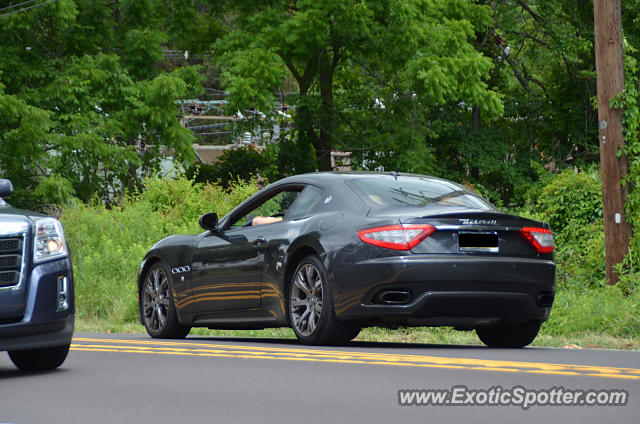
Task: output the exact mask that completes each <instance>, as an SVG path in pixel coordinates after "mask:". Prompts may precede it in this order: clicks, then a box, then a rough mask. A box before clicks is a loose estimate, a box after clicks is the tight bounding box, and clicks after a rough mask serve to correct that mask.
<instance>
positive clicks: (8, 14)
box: [0, 0, 58, 19]
mask: <svg viewBox="0 0 640 424" xmlns="http://www.w3.org/2000/svg"><path fill="white" fill-rule="evenodd" d="M54 1H58V0H49V1H47V2H44V3H40V4H35V5H33V6H29V7H25V8H24V9H20V10H14V11H13V12H9V13H5V14H4V15H0V19H2V18H4V17H5V16H10V15H13V14H15V13H20V12H24V11H27V10H30V9H35V8H36V7H40V6H44V5H46V4H49V3H53V2H54ZM27 3H30V2H27Z"/></svg>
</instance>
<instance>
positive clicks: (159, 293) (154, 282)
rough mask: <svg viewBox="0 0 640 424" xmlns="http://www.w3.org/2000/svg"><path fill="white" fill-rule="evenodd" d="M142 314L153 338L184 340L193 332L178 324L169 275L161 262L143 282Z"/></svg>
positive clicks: (154, 266) (141, 292)
mask: <svg viewBox="0 0 640 424" xmlns="http://www.w3.org/2000/svg"><path fill="white" fill-rule="evenodd" d="M140 313H141V314H142V322H143V323H144V327H145V328H146V330H147V333H149V335H150V336H151V337H153V338H159V339H182V338H184V337H186V335H187V334H189V331H190V330H191V327H189V326H186V325H182V324H180V323H179V322H178V315H177V313H176V308H175V305H174V303H173V294H172V292H171V286H170V284H169V273H168V272H167V269H166V267H165V266H164V265H163V264H161V263H160V262H158V263H156V264H154V265H153V266H152V267H151V268H149V270H148V271H147V273H146V275H145V277H144V280H143V282H142V290H141V291H140Z"/></svg>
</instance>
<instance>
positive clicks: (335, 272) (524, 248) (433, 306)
mask: <svg viewBox="0 0 640 424" xmlns="http://www.w3.org/2000/svg"><path fill="white" fill-rule="evenodd" d="M200 225H201V227H202V228H203V229H204V230H205V231H204V232H202V233H201V234H197V235H175V236H170V237H167V238H165V239H163V240H161V241H159V242H158V243H156V245H155V246H153V247H152V248H151V249H150V250H149V252H148V253H147V254H146V256H145V257H144V260H143V261H142V264H141V266H140V274H139V278H138V294H139V299H140V302H139V310H140V319H141V322H142V324H143V325H144V326H145V327H146V330H147V332H148V333H149V334H150V335H151V336H152V337H158V338H180V337H184V336H186V335H187V334H188V333H189V330H190V329H191V328H192V327H208V328H218V329H256V328H267V327H282V326H290V327H291V328H292V329H293V331H294V332H295V334H296V336H297V337H298V339H299V340H300V342H302V343H306V344H340V343H345V342H347V341H349V340H351V339H353V338H355V337H356V336H357V335H358V333H359V331H360V329H361V328H363V327H367V326H386V327H391V328H395V327H397V326H453V327H455V328H457V329H460V330H475V331H476V332H477V334H478V336H479V338H480V339H481V340H482V341H483V342H484V343H485V344H486V345H488V346H495V347H522V346H525V345H528V344H529V343H531V342H532V341H533V340H534V338H535V337H536V335H537V334H538V331H539V329H540V324H541V323H542V322H543V321H545V320H546V319H547V318H548V317H549V313H550V311H551V306H552V304H553V300H554V295H555V262H554V240H553V235H552V233H551V230H550V228H549V226H548V225H547V224H546V223H543V222H538V221H533V220H531V219H526V218H522V217H518V216H514V215H509V214H505V213H502V212H500V211H499V210H498V209H496V208H495V207H494V206H493V205H491V204H490V203H489V202H487V201H486V200H484V199H483V198H482V197H480V196H478V195H477V194H476V193H474V192H473V191H471V190H469V189H467V188H465V187H463V186H461V185H459V184H456V183H453V182H451V181H447V180H443V179H439V178H434V177H428V176H422V175H408V174H398V173H390V174H387V173H312V174H305V175H297V176H292V177H288V178H285V179H282V180H280V181H277V182H275V183H273V184H271V185H269V186H267V187H265V188H264V189H262V190H260V191H259V192H257V193H256V194H254V195H253V196H251V197H249V198H248V199H247V200H245V201H244V202H242V203H241V204H240V205H239V206H237V207H236V208H235V209H233V210H232V211H231V212H230V213H228V214H227V215H226V216H224V217H223V218H222V219H218V216H217V215H216V214H215V213H207V214H205V215H203V216H202V217H201V218H200Z"/></svg>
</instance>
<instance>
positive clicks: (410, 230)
mask: <svg viewBox="0 0 640 424" xmlns="http://www.w3.org/2000/svg"><path fill="white" fill-rule="evenodd" d="M435 230H436V229H435V227H434V226H433V225H420V224H403V225H400V224H398V225H384V226H382V227H373V228H367V229H365V230H360V231H358V237H359V238H360V240H362V241H363V242H365V243H368V244H372V245H374V246H379V247H384V248H387V249H394V250H410V249H412V248H413V247H414V246H416V245H417V244H418V243H420V242H421V241H422V240H424V239H426V238H427V237H429V236H430V235H431V234H432V233H433V232H434V231H435Z"/></svg>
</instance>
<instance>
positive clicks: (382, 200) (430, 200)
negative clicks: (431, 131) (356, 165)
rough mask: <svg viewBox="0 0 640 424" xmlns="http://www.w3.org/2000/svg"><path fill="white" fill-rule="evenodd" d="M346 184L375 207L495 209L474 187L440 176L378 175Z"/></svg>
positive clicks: (354, 179) (355, 179)
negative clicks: (437, 206) (464, 185)
mask: <svg viewBox="0 0 640 424" xmlns="http://www.w3.org/2000/svg"><path fill="white" fill-rule="evenodd" d="M347 183H348V185H349V186H351V188H353V189H354V190H355V191H356V193H358V195H360V197H362V198H363V199H364V200H365V201H366V202H367V203H369V204H371V205H373V206H379V207H408V206H409V207H410V206H428V205H444V206H462V207H466V208H472V209H481V210H493V209H495V208H494V206H493V205H491V203H489V202H487V201H486V200H484V199H483V198H481V197H480V196H478V195H477V194H475V193H474V192H472V191H471V190H469V189H467V188H465V187H463V186H461V185H458V184H454V183H452V182H450V181H446V180H441V179H439V178H429V177H409V176H397V177H395V176H392V175H376V176H368V177H360V178H353V179H350V180H349V181H348V182H347Z"/></svg>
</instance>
